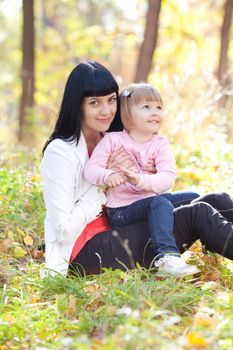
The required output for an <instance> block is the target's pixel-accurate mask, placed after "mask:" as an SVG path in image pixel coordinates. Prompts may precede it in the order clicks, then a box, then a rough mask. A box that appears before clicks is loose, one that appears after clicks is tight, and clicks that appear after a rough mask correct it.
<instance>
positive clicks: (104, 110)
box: [100, 104, 109, 115]
mask: <svg viewBox="0 0 233 350" xmlns="http://www.w3.org/2000/svg"><path fill="white" fill-rule="evenodd" d="M100 114H101V115H107V114H109V106H108V104H103V105H102V106H101V110H100Z"/></svg>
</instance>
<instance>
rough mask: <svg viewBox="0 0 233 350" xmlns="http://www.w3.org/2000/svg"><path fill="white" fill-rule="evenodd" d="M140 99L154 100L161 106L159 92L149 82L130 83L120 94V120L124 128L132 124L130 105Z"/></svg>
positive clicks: (138, 101)
mask: <svg viewBox="0 0 233 350" xmlns="http://www.w3.org/2000/svg"><path fill="white" fill-rule="evenodd" d="M142 101H148V102H149V101H156V102H159V103H161V105H162V106H163V101H162V97H161V95H160V92H159V91H158V90H157V89H156V88H155V87H153V86H152V85H150V84H147V83H137V84H130V85H128V86H127V87H126V88H124V89H123V90H122V92H121V94H120V111H121V121H122V124H123V126H124V128H125V129H126V130H128V127H129V126H130V125H132V113H131V111H132V106H133V105H137V104H139V103H140V102H142Z"/></svg>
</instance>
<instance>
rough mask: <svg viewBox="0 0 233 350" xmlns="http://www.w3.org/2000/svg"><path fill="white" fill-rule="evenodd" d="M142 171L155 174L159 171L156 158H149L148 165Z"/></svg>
mask: <svg viewBox="0 0 233 350" xmlns="http://www.w3.org/2000/svg"><path fill="white" fill-rule="evenodd" d="M142 172H143V173H144V174H155V173H156V172H157V171H156V167H155V160H154V159H149V160H148V162H147V165H146V166H145V167H144V168H143V169H142Z"/></svg>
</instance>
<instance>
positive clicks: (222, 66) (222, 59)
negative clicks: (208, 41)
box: [218, 0, 233, 85]
mask: <svg viewBox="0 0 233 350" xmlns="http://www.w3.org/2000/svg"><path fill="white" fill-rule="evenodd" d="M232 12H233V0H226V3H225V5H224V17H223V23H222V28H221V47H220V55H219V65H218V79H219V82H220V83H221V84H222V85H226V84H227V80H228V72H227V70H228V55H227V54H228V47H229V37H230V30H231V23H232Z"/></svg>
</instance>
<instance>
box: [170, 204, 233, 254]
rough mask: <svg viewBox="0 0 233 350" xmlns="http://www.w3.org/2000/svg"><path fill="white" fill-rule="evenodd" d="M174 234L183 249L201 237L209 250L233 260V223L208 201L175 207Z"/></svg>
mask: <svg viewBox="0 0 233 350" xmlns="http://www.w3.org/2000/svg"><path fill="white" fill-rule="evenodd" d="M174 235H175V237H176V242H177V245H178V247H179V248H180V250H181V251H184V250H185V249H187V248H188V247H190V245H191V244H192V243H193V242H195V241H196V240H197V239H200V240H201V242H202V244H204V245H205V246H206V248H207V249H208V250H210V251H214V252H216V253H219V254H221V255H223V256H225V257H226V258H229V259H232V260H233V224H232V223H231V222H229V221H227V220H226V219H225V218H224V217H223V216H222V215H221V214H220V213H219V212H218V211H217V210H216V209H214V208H213V207H212V206H211V205H210V204H208V203H204V202H196V203H192V204H189V205H186V206H184V207H180V208H177V209H175V210H174Z"/></svg>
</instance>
